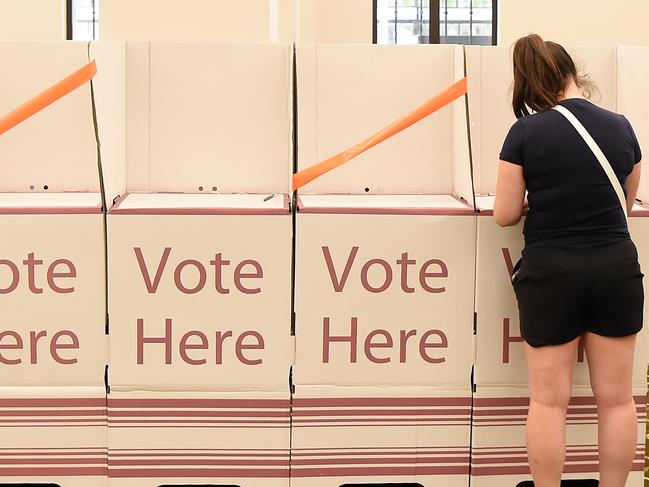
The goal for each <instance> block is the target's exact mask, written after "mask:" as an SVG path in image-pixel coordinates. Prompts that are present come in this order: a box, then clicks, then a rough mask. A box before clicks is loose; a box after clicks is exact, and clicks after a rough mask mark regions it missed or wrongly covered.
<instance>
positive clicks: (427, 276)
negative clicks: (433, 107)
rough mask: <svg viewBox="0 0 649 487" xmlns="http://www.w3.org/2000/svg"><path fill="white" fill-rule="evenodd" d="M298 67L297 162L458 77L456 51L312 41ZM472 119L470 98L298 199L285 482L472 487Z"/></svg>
mask: <svg viewBox="0 0 649 487" xmlns="http://www.w3.org/2000/svg"><path fill="white" fill-rule="evenodd" d="M297 66H298V68H297V69H298V70H297V87H298V95H299V96H298V129H299V151H298V169H299V170H302V169H304V168H306V167H309V166H312V165H313V164H315V163H317V162H319V161H320V160H324V159H326V158H328V157H330V156H332V155H334V154H336V153H338V152H341V151H343V150H345V148H347V147H350V146H352V145H354V143H357V142H358V141H359V140H363V139H364V138H366V137H368V136H370V135H371V134H372V133H374V132H376V131H377V130H380V129H381V128H383V127H384V126H387V125H388V124H389V123H390V122H392V121H394V120H395V119H397V118H399V117H400V116H402V115H403V114H405V113H408V112H409V111H410V110H412V109H414V108H415V107H417V106H418V105H420V104H421V103H423V102H424V101H426V100H427V99H429V98H430V97H431V96H433V95H435V94H436V93H438V92H440V91H442V90H443V89H445V88H447V87H448V86H449V85H452V84H453V83H454V82H456V81H458V80H459V79H461V78H462V77H463V60H462V50H461V48H460V47H457V46H408V47H406V46H399V47H396V46H333V45H330V46H327V45H309V44H303V45H298V46H297ZM406 81H407V83H408V86H409V89H408V90H403V84H404V83H405V82H406ZM465 113H466V111H465V106H464V98H463V97H462V98H460V99H458V100H457V101H455V102H454V103H453V104H451V105H449V106H447V107H445V108H443V109H441V110H440V111H438V112H437V113H434V114H433V115H431V116H430V117H428V118H426V119H424V120H422V121H421V122H419V123H418V124H416V125H414V126H412V127H410V128H408V129H406V130H404V131H403V132H401V133H399V134H398V135H395V136H394V137H393V138H391V139H389V140H387V141H385V142H383V143H381V144H380V145H378V146H377V147H374V148H373V149H371V150H368V151H367V152H365V153H363V154H362V155H360V156H358V157H357V158H356V159H354V160H353V161H351V162H349V163H348V164H346V165H345V166H341V167H340V168H338V169H337V170H336V171H332V172H331V173H328V174H325V175H323V176H322V177H320V178H319V179H317V180H315V181H312V182H311V183H308V184H306V185H305V186H304V187H303V188H301V189H300V190H299V192H298V203H297V205H298V206H297V217H296V252H295V269H296V276H295V336H296V354H295V365H294V370H293V387H294V393H293V413H292V449H291V451H292V454H291V458H292V460H291V484H292V485H295V486H315V487H318V486H322V487H324V486H339V485H358V484H365V483H368V484H371V483H377V482H378V483H395V484H396V485H402V484H404V485H410V484H413V485H423V486H425V487H431V486H434V485H442V484H443V485H447V486H466V485H468V473H469V470H468V469H469V448H470V440H469V437H470V419H471V362H472V350H471V343H472V319H473V304H472V303H473V282H474V273H473V260H474V257H475V255H474V254H475V217H474V211H473V209H472V207H470V206H469V202H471V201H472V193H471V182H470V166H469V159H468V146H467V140H466V129H467V121H466V118H465Z"/></svg>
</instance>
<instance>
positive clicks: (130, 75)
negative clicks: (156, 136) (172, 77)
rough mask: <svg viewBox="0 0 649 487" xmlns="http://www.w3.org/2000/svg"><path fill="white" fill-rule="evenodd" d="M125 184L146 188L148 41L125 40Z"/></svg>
mask: <svg viewBox="0 0 649 487" xmlns="http://www.w3.org/2000/svg"><path fill="white" fill-rule="evenodd" d="M126 187H127V188H128V190H129V191H149V189H150V185H149V43H148V42H127V43H126Z"/></svg>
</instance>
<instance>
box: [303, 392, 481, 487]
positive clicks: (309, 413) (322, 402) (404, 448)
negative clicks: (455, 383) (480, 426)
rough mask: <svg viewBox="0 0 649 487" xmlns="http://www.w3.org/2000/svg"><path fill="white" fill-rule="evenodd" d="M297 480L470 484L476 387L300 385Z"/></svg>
mask: <svg viewBox="0 0 649 487" xmlns="http://www.w3.org/2000/svg"><path fill="white" fill-rule="evenodd" d="M292 414H293V419H292V445H291V451H292V459H293V464H292V466H291V485H294V486H297V487H307V486H309V487H310V486H317V487H332V486H341V485H347V484H365V483H369V484H373V483H381V484H383V483H390V485H392V484H395V485H401V483H412V482H418V483H420V484H421V485H423V486H424V487H436V486H440V485H444V486H451V487H466V486H467V485H468V480H469V479H468V471H469V470H468V463H469V444H470V416H471V389H470V388H465V389H464V390H458V391H455V390H454V391H449V390H444V389H442V390H440V389H438V388H434V387H433V388H430V387H426V386H420V387H404V386H391V387H382V386H379V387H341V386H338V385H331V386H302V385H297V387H296V390H295V393H294V395H293V402H292Z"/></svg>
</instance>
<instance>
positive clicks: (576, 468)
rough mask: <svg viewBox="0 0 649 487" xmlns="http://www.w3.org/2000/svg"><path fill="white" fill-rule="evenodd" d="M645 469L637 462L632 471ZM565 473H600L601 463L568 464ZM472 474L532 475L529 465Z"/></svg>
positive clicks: (474, 470) (483, 469)
mask: <svg viewBox="0 0 649 487" xmlns="http://www.w3.org/2000/svg"><path fill="white" fill-rule="evenodd" d="M643 469H644V462H635V463H634V464H633V467H632V468H631V470H632V471H634V472H638V471H640V472H641V471H642V470H643ZM563 471H564V472H565V473H598V472H599V464H597V463H594V464H581V465H566V466H565V467H564V469H563ZM471 474H472V475H474V476H485V475H520V474H523V475H530V468H529V466H528V465H510V466H505V467H473V468H472V469H471Z"/></svg>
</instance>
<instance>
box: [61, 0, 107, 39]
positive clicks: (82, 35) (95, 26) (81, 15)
mask: <svg viewBox="0 0 649 487" xmlns="http://www.w3.org/2000/svg"><path fill="white" fill-rule="evenodd" d="M66 7H67V38H68V39H73V40H75V41H92V40H96V39H98V38H99V0H66Z"/></svg>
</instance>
